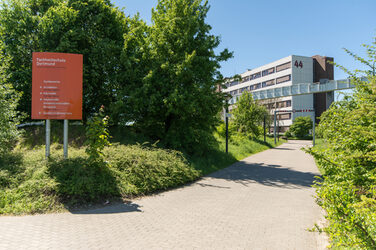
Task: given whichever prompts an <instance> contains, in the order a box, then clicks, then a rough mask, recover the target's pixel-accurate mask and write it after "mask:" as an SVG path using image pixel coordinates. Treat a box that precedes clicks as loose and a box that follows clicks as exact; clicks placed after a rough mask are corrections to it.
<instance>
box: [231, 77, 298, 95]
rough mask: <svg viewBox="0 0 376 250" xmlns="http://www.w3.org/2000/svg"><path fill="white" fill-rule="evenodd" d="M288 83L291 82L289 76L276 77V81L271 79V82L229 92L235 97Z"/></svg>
mask: <svg viewBox="0 0 376 250" xmlns="http://www.w3.org/2000/svg"><path fill="white" fill-rule="evenodd" d="M288 81H291V75H287V76H282V77H278V78H276V79H272V80H269V81H266V82H261V83H256V84H252V85H251V86H248V87H244V88H241V89H236V90H233V91H230V94H231V95H237V94H241V93H243V92H244V91H253V90H256V89H260V88H265V87H269V86H272V85H275V84H281V83H284V82H288Z"/></svg>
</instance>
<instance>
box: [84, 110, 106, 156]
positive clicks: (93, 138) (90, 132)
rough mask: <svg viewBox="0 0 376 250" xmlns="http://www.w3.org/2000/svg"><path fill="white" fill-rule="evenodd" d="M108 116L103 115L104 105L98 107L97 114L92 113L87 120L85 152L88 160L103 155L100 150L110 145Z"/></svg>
mask: <svg viewBox="0 0 376 250" xmlns="http://www.w3.org/2000/svg"><path fill="white" fill-rule="evenodd" d="M109 136H110V135H109V132H108V116H105V115H104V107H103V106H102V107H101V108H100V109H99V113H98V114H94V116H93V117H91V118H90V119H89V120H88V123H87V126H86V145H87V148H86V153H87V154H88V155H89V160H90V161H98V160H101V159H102V157H103V153H102V150H103V149H104V147H105V146H108V145H110V142H109V141H108V138H109Z"/></svg>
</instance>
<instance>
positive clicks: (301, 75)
mask: <svg viewBox="0 0 376 250" xmlns="http://www.w3.org/2000/svg"><path fill="white" fill-rule="evenodd" d="M291 63H292V84H299V83H313V58H312V57H306V56H295V55H293V56H292V61H291ZM313 107H314V103H313V94H309V95H301V96H292V109H293V110H305V109H313ZM299 116H311V119H312V120H313V119H314V113H313V112H308V113H307V112H296V113H293V114H292V121H293V120H294V119H295V118H296V117H299Z"/></svg>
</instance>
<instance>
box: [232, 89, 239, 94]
mask: <svg viewBox="0 0 376 250" xmlns="http://www.w3.org/2000/svg"><path fill="white" fill-rule="evenodd" d="M238 93H239V90H238V89H237V90H233V91H230V94H231V95H236V94H238Z"/></svg>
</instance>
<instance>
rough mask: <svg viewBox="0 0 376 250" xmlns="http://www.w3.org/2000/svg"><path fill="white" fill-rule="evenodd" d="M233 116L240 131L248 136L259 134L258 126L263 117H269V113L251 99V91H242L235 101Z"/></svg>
mask: <svg viewBox="0 0 376 250" xmlns="http://www.w3.org/2000/svg"><path fill="white" fill-rule="evenodd" d="M233 116H234V123H235V126H236V127H237V129H238V131H239V132H240V133H242V134H244V135H250V136H259V135H260V130H259V126H260V125H262V122H263V121H264V117H265V118H268V117H269V113H268V111H267V109H266V108H265V107H264V106H261V105H259V104H258V103H257V102H256V101H255V100H253V97H252V94H251V93H249V92H243V94H242V95H241V96H240V97H239V99H238V100H237V102H236V108H235V109H234V110H233Z"/></svg>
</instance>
